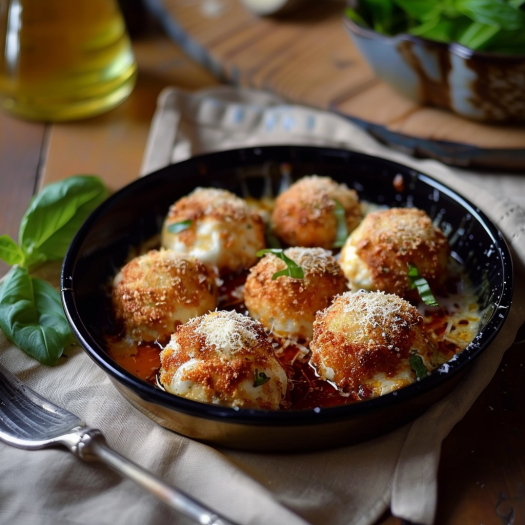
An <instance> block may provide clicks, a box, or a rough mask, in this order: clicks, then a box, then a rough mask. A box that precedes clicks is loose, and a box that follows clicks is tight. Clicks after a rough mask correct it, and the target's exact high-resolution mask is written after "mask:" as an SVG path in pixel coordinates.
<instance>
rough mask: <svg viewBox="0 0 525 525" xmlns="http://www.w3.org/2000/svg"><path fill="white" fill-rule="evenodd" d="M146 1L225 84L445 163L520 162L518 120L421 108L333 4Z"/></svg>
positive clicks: (524, 150)
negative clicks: (357, 41) (256, 11)
mask: <svg viewBox="0 0 525 525" xmlns="http://www.w3.org/2000/svg"><path fill="white" fill-rule="evenodd" d="M146 3H147V4H149V5H150V9H152V11H153V12H156V13H157V15H158V17H159V19H160V20H161V22H162V23H163V25H164V27H165V28H166V30H167V31H168V33H169V35H170V36H171V37H172V38H173V39H174V40H176V41H177V42H178V43H179V44H181V45H182V46H183V47H184V48H185V50H186V52H188V53H189V54H190V55H191V56H192V57H193V58H194V59H196V60H197V61H200V62H201V63H202V64H204V65H206V66H207V67H208V68H209V69H210V70H211V71H213V72H214V73H215V74H217V75H219V76H221V77H222V78H224V79H225V80H226V81H228V82H230V83H234V84H237V85H241V86H245V87H253V88H260V89H265V90H269V91H272V92H273V93H277V94H279V95H281V96H282V97H284V99H285V100H288V101H291V102H294V103H300V104H306V105H309V106H313V107H316V108H321V109H331V110H333V111H336V112H339V113H341V114H343V115H345V116H347V117H349V118H351V119H353V120H354V121H357V122H359V123H360V124H361V125H363V127H365V128H366V129H368V130H369V131H370V132H372V133H374V134H376V136H378V137H379V138H381V139H382V140H384V141H386V142H389V143H391V144H395V145H399V146H401V147H404V148H405V149H409V150H411V151H412V152H415V153H416V152H420V153H421V152H422V153H423V154H424V155H426V156H434V157H437V158H440V159H441V160H443V161H445V162H449V163H454V164H458V165H473V166H475V165H486V166H492V167H494V166H495V167H502V168H512V169H520V168H522V169H523V168H525V127H524V126H518V125H516V126H505V125H496V124H494V125H493V124H482V123H478V122H474V121H470V120H467V119H464V118H462V117H459V116H457V115H455V114H453V113H451V112H448V111H445V110H441V109H436V108H431V107H422V106H419V105H418V104H416V103H414V102H412V101H409V100H407V99H405V98H403V97H402V96H401V95H399V94H397V93H396V92H394V91H393V90H392V89H391V88H390V87H389V86H387V85H386V84H384V83H383V82H381V81H380V80H378V79H377V78H376V77H375V75H374V74H373V73H372V71H371V70H370V68H369V67H368V65H367V64H365V62H364V61H363V60H362V59H361V57H360V55H359V53H358V51H357V49H356V48H355V47H354V45H353V43H352V42H351V40H350V38H349V37H348V35H347V34H346V33H345V31H344V29H343V24H342V16H343V7H344V4H343V3H341V2H310V3H306V4H305V5H304V7H302V8H301V9H300V10H299V11H296V12H294V13H293V14H290V15H288V16H286V17H279V18H270V17H257V16H255V15H253V14H251V13H249V12H248V11H247V10H246V9H245V8H244V6H243V5H242V4H241V3H240V2H239V1H237V0H229V1H226V0H224V1H223V2H222V4H223V5H224V6H225V7H224V10H223V12H221V13H219V14H215V15H214V16H210V15H209V14H207V12H206V10H205V9H204V8H203V2H198V1H194V2H182V1H180V0H163V2H160V1H159V0H147V2H146ZM392 135H395V137H392ZM413 139H416V140H417V141H418V142H417V143H415V144H414V140H413ZM428 142H430V144H429V143H428ZM501 152H505V155H500V154H498V153H501Z"/></svg>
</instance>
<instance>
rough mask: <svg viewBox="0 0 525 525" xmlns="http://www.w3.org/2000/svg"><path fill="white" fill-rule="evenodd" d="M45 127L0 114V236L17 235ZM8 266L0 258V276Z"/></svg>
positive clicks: (36, 171) (34, 178)
mask: <svg viewBox="0 0 525 525" xmlns="http://www.w3.org/2000/svg"><path fill="white" fill-rule="evenodd" d="M45 132H46V126H45V125H44V124H37V123H32V122H25V121H23V120H17V119H15V118H13V117H10V116H8V115H6V114H3V113H0V210H1V213H0V235H1V234H5V233H6V234H8V235H10V236H11V237H12V238H13V239H15V240H17V238H18V226H19V224H20V219H21V218H22V215H23V214H24V212H25V210H26V208H27V205H28V204H29V201H30V199H31V197H32V196H33V193H34V191H35V188H36V186H37V183H38V182H37V179H38V175H39V168H40V162H41V158H42V153H43V148H44V138H45ZM8 269H9V267H8V266H7V265H6V264H5V263H4V262H3V261H0V276H2V275H4V273H6V272H7V270H8Z"/></svg>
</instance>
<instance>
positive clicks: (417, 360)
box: [410, 354, 428, 381]
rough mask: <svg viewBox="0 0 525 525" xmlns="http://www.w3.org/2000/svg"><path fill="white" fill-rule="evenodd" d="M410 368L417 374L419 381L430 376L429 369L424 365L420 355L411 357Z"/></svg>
mask: <svg viewBox="0 0 525 525" xmlns="http://www.w3.org/2000/svg"><path fill="white" fill-rule="evenodd" d="M410 366H411V367H412V370H414V372H415V373H416V377H417V379H418V381H419V380H420V379H423V378H424V377H425V376H426V375H427V374H428V372H427V369H426V367H425V365H424V363H423V359H421V356H420V355H418V354H412V355H411V356H410Z"/></svg>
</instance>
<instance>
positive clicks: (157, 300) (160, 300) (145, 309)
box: [112, 250, 217, 342]
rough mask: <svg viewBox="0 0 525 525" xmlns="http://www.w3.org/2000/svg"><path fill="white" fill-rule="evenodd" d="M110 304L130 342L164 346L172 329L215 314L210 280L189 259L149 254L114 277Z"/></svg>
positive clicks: (206, 270)
mask: <svg viewBox="0 0 525 525" xmlns="http://www.w3.org/2000/svg"><path fill="white" fill-rule="evenodd" d="M112 302H113V307H114V312H115V317H116V319H117V321H119V322H122V323H123V325H124V328H125V331H126V334H127V335H128V336H129V337H131V338H132V339H134V340H135V341H137V342H141V341H155V340H156V339H159V340H163V339H164V340H167V339H168V338H169V337H170V335H171V334H172V332H173V331H174V330H175V328H176V326H177V325H179V324H181V323H184V322H186V321H188V320H189V319H191V318H192V317H194V316H195V315H200V314H202V313H204V312H206V311H208V310H211V309H214V308H215V306H216V303H217V286H216V284H215V274H214V273H213V271H212V270H210V269H209V268H208V267H207V266H206V265H205V264H203V263H202V262H200V261H198V260H197V259H194V258H193V257H190V256H187V255H182V254H177V253H175V252H172V251H169V250H160V251H157V250H151V251H150V252H148V253H147V254H145V255H142V256H140V257H136V258H134V259H133V260H132V261H130V262H129V263H128V264H126V265H125V266H124V267H123V268H122V270H121V271H120V273H119V274H118V275H117V276H116V278H115V281H114V287H113V290H112Z"/></svg>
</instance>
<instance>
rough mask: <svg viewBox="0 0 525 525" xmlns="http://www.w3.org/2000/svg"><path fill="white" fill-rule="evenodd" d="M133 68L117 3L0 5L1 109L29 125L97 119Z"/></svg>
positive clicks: (37, 0)
mask: <svg viewBox="0 0 525 525" xmlns="http://www.w3.org/2000/svg"><path fill="white" fill-rule="evenodd" d="M136 71H137V66H136V62H135V59H134V56H133V51H132V49H131V43H130V40H129V36H128V34H127V31H126V26H125V24H124V19H123V17H122V13H121V11H120V9H119V7H118V5H117V2H116V0H74V1H68V0H0V106H1V107H2V108H3V109H4V110H7V111H8V112H10V113H12V114H14V115H16V116H20V117H22V118H26V119H30V120H41V121H42V120H43V121H62V120H72V119H81V118H85V117H90V116H94V115H97V114H100V113H103V112H105V111H107V110H109V109H111V108H113V107H114V106H116V105H118V104H119V103H120V102H122V101H123V100H124V99H125V98H126V97H127V96H128V95H129V94H130V93H131V91H132V89H133V86H134V84H135V80H136Z"/></svg>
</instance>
